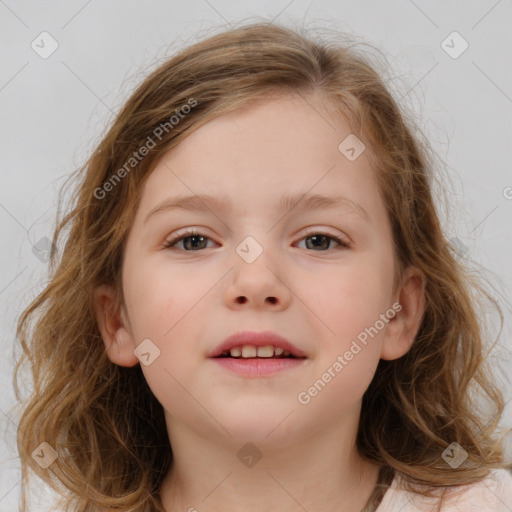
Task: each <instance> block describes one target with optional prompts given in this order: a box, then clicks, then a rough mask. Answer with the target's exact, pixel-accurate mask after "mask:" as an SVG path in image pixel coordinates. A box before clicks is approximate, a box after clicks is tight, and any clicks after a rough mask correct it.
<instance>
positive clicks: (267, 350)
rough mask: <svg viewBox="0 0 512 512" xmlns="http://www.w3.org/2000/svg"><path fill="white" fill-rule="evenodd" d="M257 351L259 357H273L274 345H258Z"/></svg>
mask: <svg viewBox="0 0 512 512" xmlns="http://www.w3.org/2000/svg"><path fill="white" fill-rule="evenodd" d="M257 353H258V357H272V356H273V355H274V347H273V346H272V345H266V346H265V347H258V349H257Z"/></svg>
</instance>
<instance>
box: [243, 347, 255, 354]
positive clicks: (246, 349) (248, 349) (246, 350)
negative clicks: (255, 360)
mask: <svg viewBox="0 0 512 512" xmlns="http://www.w3.org/2000/svg"><path fill="white" fill-rule="evenodd" d="M242 357H256V347H253V346H252V345H244V346H243V347H242Z"/></svg>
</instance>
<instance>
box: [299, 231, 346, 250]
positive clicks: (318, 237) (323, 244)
mask: <svg viewBox="0 0 512 512" xmlns="http://www.w3.org/2000/svg"><path fill="white" fill-rule="evenodd" d="M308 239H309V240H311V242H310V243H308ZM302 240H306V248H307V249H311V248H315V249H317V248H320V249H321V250H320V251H315V252H325V250H327V249H330V248H331V247H330V245H331V242H332V241H333V240H334V241H335V242H336V243H337V244H338V246H339V247H338V249H348V248H349V247H350V243H349V242H348V241H347V240H343V239H341V238H339V237H337V236H334V235H331V234H329V233H322V232H316V231H315V232H313V233H310V234H308V235H306V236H305V237H303V238H301V239H300V241H302Z"/></svg>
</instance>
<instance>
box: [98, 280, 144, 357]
mask: <svg viewBox="0 0 512 512" xmlns="http://www.w3.org/2000/svg"><path fill="white" fill-rule="evenodd" d="M115 304H116V294H115V290H114V288H113V287H112V286H109V285H105V284H103V285H100V286H98V287H96V288H95V290H94V310H95V314H96V321H97V323H98V329H99V331H100V333H101V337H102V338H103V343H104V344H105V349H106V351H107V354H108V357H109V359H110V360H111V361H112V362H113V363H115V364H117V365H119V366H135V365H136V364H137V363H138V362H139V360H138V359H137V357H136V356H135V354H134V353H133V350H134V348H135V343H134V340H133V338H132V335H131V331H130V328H129V326H128V325H127V322H126V321H125V320H124V319H123V315H122V313H121V311H117V310H116V305H115Z"/></svg>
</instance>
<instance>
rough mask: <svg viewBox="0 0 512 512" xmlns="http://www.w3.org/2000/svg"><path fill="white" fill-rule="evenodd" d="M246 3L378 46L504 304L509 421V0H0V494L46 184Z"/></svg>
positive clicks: (10, 493)
mask: <svg viewBox="0 0 512 512" xmlns="http://www.w3.org/2000/svg"><path fill="white" fill-rule="evenodd" d="M43 4H44V5H43ZM254 16H263V17H265V19H266V20H267V21H270V20H272V19H275V21H276V22H280V23H283V24H288V25H293V26H298V25H305V26H306V27H307V26H317V27H318V26H322V27H330V28H333V29H336V30H342V31H346V32H347V33H349V34H352V35H354V36H355V37H361V38H363V39H364V40H366V41H368V42H369V43H371V44H372V45H374V46H376V47H377V48H378V49H379V50H380V51H381V52H382V53H383V54H384V55H385V56H386V58H387V59H388V61H389V64H390V66H391V67H390V70H391V71H390V74H391V75H392V76H393V77H394V80H393V81H392V83H393V87H394V94H395V96H396V97H397V99H400V98H402V99H401V102H400V104H401V105H402V106H404V107H405V108H409V109H412V111H413V113H414V116H415V118H416V120H417V123H418V124H419V126H420V127H421V128H422V130H423V131H424V133H425V134H426V135H427V137H428V138H429V139H430V140H431V142H432V144H433V146H434V148H435V149H436V151H437V153H438V155H439V158H440V159H441V160H442V161H444V162H445V164H446V166H445V169H444V170H443V175H444V178H443V179H445V180H446V179H447V180H448V183H449V186H450V188H449V189H448V192H447V198H448V199H449V205H450V206H449V208H448V209H446V208H444V207H442V209H441V215H442V218H443V223H444V227H445V230H446V232H447V233H448V235H449V237H450V238H453V239H454V243H455V244H456V245H457V246H458V247H459V250H460V253H461V256H465V257H468V258H471V259H472V260H474V261H475V262H476V264H478V265H479V267H478V268H479V270H478V271H479V272H480V274H481V275H482V276H484V277H485V278H486V279H487V280H489V281H490V283H491V284H492V286H493V287H494V290H495V292H494V293H495V295H496V297H497V298H498V299H499V300H500V301H501V302H502V306H503V307H504V310H505V326H504V330H503V332H502V334H501V337H500V345H499V346H498V347H497V348H496V350H495V351H494V353H493V355H492V356H491V357H492V363H493V366H495V367H496V369H497V372H498V374H499V375H500V379H501V380H502V382H503V390H504V392H505V397H506V400H507V401H509V403H508V406H507V410H506V415H505V418H504V420H503V425H506V426H512V401H511V400H512V392H511V386H510V380H509V378H508V377H507V375H509V374H511V373H512V372H511V370H512V364H511V358H510V347H511V342H510V339H511V336H510V335H511V318H512V312H511V306H510V302H511V290H512V270H511V263H510V261H511V256H510V255H511V253H512V237H511V220H510V219H511V214H512V199H511V198H512V188H507V187H512V172H511V162H512V123H511V117H512V116H511V115H512V51H511V50H512V30H510V27H512V3H511V2H510V1H506V0H500V1H495V0H482V1H449V2H447V1H440V0H439V1H431V2H427V1H421V0H415V1H413V0H393V1H387V2H382V1H378V0H371V1H370V0H368V1H364V2H362V1H356V0H324V1H316V2H315V1H311V0H292V1H290V0H282V1H274V2H271V1H262V0H252V1H251V2H246V3H245V4H242V3H240V2H235V1H227V0H189V1H187V2H184V3H178V2H172V1H167V2H165V1H163V0H162V1H157V0H152V1H149V2H141V1H139V2H136V1H134V0H125V1H121V0H108V1H103V2H102V1H99V0H89V1H85V0H73V1H67V2H56V1H48V2H44V3H43V2H35V1H32V2H30V1H23V0H22V1H16V0H5V1H3V0H0V39H1V55H2V60H1V66H0V109H1V120H2V123H1V125H0V173H1V187H0V235H1V238H2V248H3V249H2V251H1V252H0V269H2V270H1V274H0V315H1V319H2V322H1V324H0V329H1V338H0V343H1V345H0V348H1V350H2V355H3V357H1V358H0V379H1V380H0V384H1V393H0V427H1V432H2V438H1V441H0V510H2V511H11V510H12V511H14V510H17V509H18V497H19V480H20V471H19V464H18V461H17V455H16V446H15V433H16V422H17V418H18V417H19V411H18V409H17V408H16V404H15V400H14V393H13V389H12V368H13V359H14V357H15V353H14V352H13V351H14V348H13V347H14V326H15V321H16V317H17V315H18V314H19V313H20V311H21V310H22V308H23V307H24V306H25V305H26V304H27V303H28V301H29V300H30V299H31V298H33V297H35V295H36V293H37V292H38V291H40V290H41V289H42V287H43V284H44V282H45V278H46V272H47V266H46V264H45V263H44V262H42V261H41V260H40V259H38V258H37V257H36V256H35V255H34V253H33V250H32V249H33V245H34V244H36V245H37V244H38V243H39V244H41V243H44V242H39V241H40V240H41V239H44V237H48V238H50V237H51V233H52V227H53V222H54V215H55V212H56V192H57V190H58V188H59V186H60V185H61V184H62V183H63V181H64V179H65V178H66V176H67V175H68V174H69V173H70V172H71V171H72V170H73V169H75V168H77V167H78V166H80V165H81V164H83V162H84V161H85V158H86V156H87V155H88V153H89V152H90V151H91V150H92V148H93V147H94V144H95V143H97V142H98V138H99V136H100V134H101V133H103V131H104V129H105V126H106V125H107V124H108V123H109V122H110V120H111V119H112V116H113V114H114V113H115V112H117V110H118V108H119V107H120V105H121V104H122V103H123V101H124V100H125V99H126V98H127V96H128V94H129V93H130V92H131V91H132V90H133V88H134V87H135V86H136V85H137V83H138V82H139V81H140V80H141V79H142V78H143V76H144V75H145V73H146V72H147V71H148V70H150V69H152V68H153V67H154V66H155V65H156V64H157V63H158V62H159V61H160V60H161V59H163V58H165V57H166V56H169V55H170V54H171V53H172V52H174V51H176V50H178V49H179V48H180V47H182V46H183V45H185V44H188V43H190V42H193V39H192V38H193V37H196V38H200V37H202V36H203V35H204V36H206V35H210V34H212V33H213V31H216V30H221V29H222V28H223V26H228V25H229V24H235V23H237V22H240V21H241V20H242V19H245V18H250V19H248V21H256V19H255V18H253V17H254ZM43 31H46V32H48V33H49V34H51V37H52V38H53V39H54V40H56V41H57V43H58V48H57V50H56V51H55V52H54V53H53V54H52V55H50V56H49V57H48V58H46V59H43V58H42V57H41V56H40V55H39V54H38V53H36V51H34V49H33V48H32V47H31V43H32V42H33V41H35V43H34V45H35V44H39V45H40V47H41V46H42V43H41V42H40V40H41V37H43V36H39V35H40V34H41V32H43ZM453 31H457V32H458V33H459V34H460V35H461V36H462V37H463V38H464V40H466V41H467V43H468V44H469V47H468V49H467V50H466V51H465V52H464V53H462V54H461V55H460V56H458V58H453V57H452V56H450V55H448V54H447V53H446V51H445V50H444V49H443V47H442V46H441V45H442V42H443V41H444V40H445V39H446V38H447V36H449V34H451V33H452V32H453ZM452 40H453V43H452V42H451V41H452ZM38 41H39V43H38ZM45 41H46V42H45V46H44V48H45V49H46V50H48V49H49V48H50V40H49V39H46V40H45ZM447 44H449V45H450V46H453V48H452V50H451V51H452V52H457V51H458V50H460V49H461V48H462V46H461V41H459V40H457V39H453V38H452V39H450V38H449V39H448V40H447ZM39 51H40V52H41V51H43V48H40V49H39ZM510 445H511V443H510V441H509V443H508V446H509V449H510ZM48 500H49V497H48V496H46V495H45V489H44V488H41V489H39V488H37V492H36V499H35V500H34V505H33V506H32V507H31V509H30V510H47V509H48V510H50V509H51V508H50V507H48V508H45V507H43V506H42V505H40V506H38V505H37V503H38V502H39V503H41V504H44V503H49V501H48Z"/></svg>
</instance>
